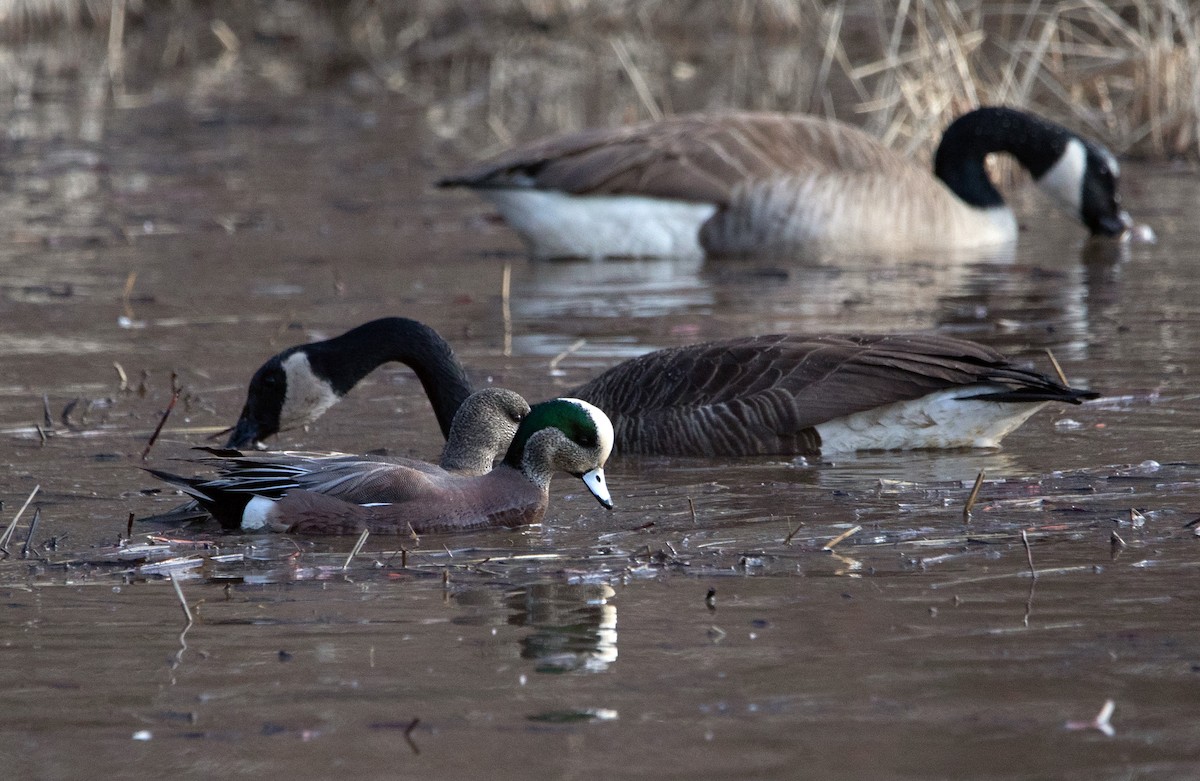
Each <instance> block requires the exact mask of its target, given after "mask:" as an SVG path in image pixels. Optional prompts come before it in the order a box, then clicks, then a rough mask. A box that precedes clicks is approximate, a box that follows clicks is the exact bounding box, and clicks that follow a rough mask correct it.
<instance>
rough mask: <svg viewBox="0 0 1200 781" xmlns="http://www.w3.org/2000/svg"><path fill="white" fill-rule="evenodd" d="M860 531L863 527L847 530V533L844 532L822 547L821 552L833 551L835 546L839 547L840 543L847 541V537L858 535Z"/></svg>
mask: <svg viewBox="0 0 1200 781" xmlns="http://www.w3.org/2000/svg"><path fill="white" fill-rule="evenodd" d="M860 531H862V526H855V527H853V528H851V529H847V530H846V531H844V532H842V533H841V534H839V535H838V536H836V537H834V538H833V539H832V540H830V541H829V542H827V543H825V544H824V545H823V546H822V547H821V550H826V551H831V550H833V548H834V546H835V545H837V544H838V543H839V542H841V541H842V540H844V539H846V538H847V537H849V536H850V535H852V534H858V533H859V532H860Z"/></svg>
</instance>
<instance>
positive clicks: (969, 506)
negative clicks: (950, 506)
mask: <svg viewBox="0 0 1200 781" xmlns="http://www.w3.org/2000/svg"><path fill="white" fill-rule="evenodd" d="M982 487H983V470H982V469H980V470H979V474H977V475H975V485H973V486H972V487H971V493H970V495H969V496H967V503H966V504H964V505H963V512H962V514H963V522H964V523H965V522H968V521H970V520H971V510H973V509H975V502H976V501H977V500H978V499H979V489H980V488H982Z"/></svg>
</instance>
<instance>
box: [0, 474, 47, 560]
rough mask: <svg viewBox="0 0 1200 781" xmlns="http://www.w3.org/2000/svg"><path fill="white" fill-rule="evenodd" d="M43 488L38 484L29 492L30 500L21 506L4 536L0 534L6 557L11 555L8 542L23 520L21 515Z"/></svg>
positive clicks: (0, 544) (26, 500)
mask: <svg viewBox="0 0 1200 781" xmlns="http://www.w3.org/2000/svg"><path fill="white" fill-rule="evenodd" d="M41 488H42V485H41V483H38V484H37V485H35V486H34V487H33V490H32V491H30V492H29V496H28V498H26V499H25V504H23V505H21V509H20V510H17V514H16V515H14V516H13V519H12V521H10V522H9V524H8V528H6V529H5V530H4V534H0V552H2V553H4V555H5V557H7V556H8V555H9V552H8V541H9V540H11V539H12V536H13V531H15V530H16V528H17V521H19V520H21V515H22V514H23V513H24V512H25V508H26V507H28V506H29V503H30V502H32V501H33V497H34V496H36V495H37V492H38V491H40V490H41Z"/></svg>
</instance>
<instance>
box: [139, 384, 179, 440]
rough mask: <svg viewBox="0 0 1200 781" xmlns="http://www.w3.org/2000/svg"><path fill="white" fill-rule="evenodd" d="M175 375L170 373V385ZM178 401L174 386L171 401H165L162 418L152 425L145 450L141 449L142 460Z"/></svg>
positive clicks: (176, 390)
mask: <svg viewBox="0 0 1200 781" xmlns="http://www.w3.org/2000/svg"><path fill="white" fill-rule="evenodd" d="M174 377H175V375H174V374H172V375H171V378H172V379H171V385H174V384H175V381H174ZM177 401H179V389H178V388H175V389H173V390H172V391H171V401H169V402H168V403H167V409H166V411H164V412H163V416H162V419H161V420H159V421H158V425H157V426H155V427H154V433H153V434H151V435H150V441H149V442H147V443H146V448H145V450H143V451H142V460H143V461H145V460H146V456H148V455H150V448H152V447H154V443H155V442H156V441H158V435H159V434H160V433H162V430H163V426H165V425H166V423H167V418H169V417H170V416H171V410H173V409H175V403H176V402H177Z"/></svg>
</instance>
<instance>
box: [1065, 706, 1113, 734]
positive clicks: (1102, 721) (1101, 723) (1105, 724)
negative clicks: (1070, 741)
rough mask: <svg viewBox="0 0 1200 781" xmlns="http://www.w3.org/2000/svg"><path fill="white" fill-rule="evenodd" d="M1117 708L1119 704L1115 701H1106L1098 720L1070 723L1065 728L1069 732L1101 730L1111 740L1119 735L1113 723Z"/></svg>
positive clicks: (1097, 716)
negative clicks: (1114, 712)
mask: <svg viewBox="0 0 1200 781" xmlns="http://www.w3.org/2000/svg"><path fill="white" fill-rule="evenodd" d="M1116 707H1117V703H1116V702H1114V701H1113V700H1105V701H1104V705H1103V706H1101V708H1100V712H1099V713H1097V714H1096V718H1094V719H1092V720H1091V721H1068V722H1067V723H1066V724H1064V725H1063V726H1064V727H1066V728H1067V729H1069V730H1083V729H1094V730H1099V731H1100V732H1103V733H1104V734H1105V735H1107V736H1108V737H1110V738H1111V737H1113V736H1114V735H1116V734H1117V731H1116V730H1115V729H1113V725H1112V721H1111V719H1112V715H1113V711H1114V710H1116Z"/></svg>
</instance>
